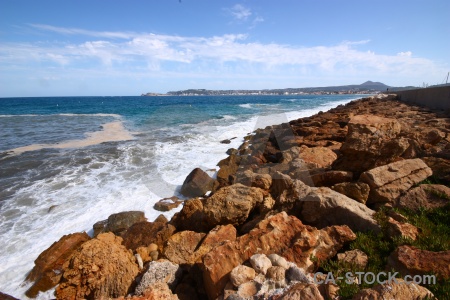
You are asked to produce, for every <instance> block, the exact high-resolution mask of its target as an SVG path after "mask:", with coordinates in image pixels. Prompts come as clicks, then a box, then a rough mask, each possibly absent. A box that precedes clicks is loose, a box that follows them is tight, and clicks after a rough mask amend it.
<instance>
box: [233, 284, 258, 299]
mask: <svg viewBox="0 0 450 300" xmlns="http://www.w3.org/2000/svg"><path fill="white" fill-rule="evenodd" d="M260 288H261V284H260V283H258V282H256V281H248V282H245V283H243V284H241V285H240V286H239V288H238V291H237V295H238V296H239V297H241V299H248V298H251V297H253V296H254V295H256V294H257V293H258V291H259V289H260Z"/></svg>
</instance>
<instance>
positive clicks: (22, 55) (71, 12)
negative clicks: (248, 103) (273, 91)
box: [0, 0, 450, 97]
mask: <svg viewBox="0 0 450 300" xmlns="http://www.w3.org/2000/svg"><path fill="white" fill-rule="evenodd" d="M449 12H450V1H448V0H436V1H435V0H430V1H417V0H408V1H404V0H398V1H392V0H389V1H384V0H381V1H365V0H364V1H362V0H357V1H353V0H333V1H331V0H329V1H325V0H317V1H312V0H295V1H294V0H289V1H288V0H280V1H274V0H258V1H257V0H253V1H251V0H247V1H228V0H221V1H219V0H181V1H180V0H145V1H144V0H142V1H140V0H130V1H125V0H122V1H118V0H108V1H106V0H102V1H100V0H95V1H94V0H89V1H86V0H77V1H75V0H73V1H69V0H67V1H60V0H54V1H48V0H40V1H35V0H28V1H23V0H14V1H13V0H1V2H0V97H19V96H85V95H92V96H96V95H99V96H100V95H103V96H108V95H111V96H114V95H116V96H120V95H140V94H141V93H145V92H160V93H165V92H167V91H173V90H181V89H188V88H206V89H264V88H288V87H308V86H326V85H341V84H359V83H362V82H364V81H366V80H372V81H381V82H383V83H385V84H388V85H391V86H405V85H416V86H420V85H422V84H423V83H427V84H430V85H431V84H440V83H442V82H443V81H445V78H446V75H447V72H448V71H450V38H449V37H450V18H449Z"/></svg>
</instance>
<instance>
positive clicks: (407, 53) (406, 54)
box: [397, 51, 412, 57]
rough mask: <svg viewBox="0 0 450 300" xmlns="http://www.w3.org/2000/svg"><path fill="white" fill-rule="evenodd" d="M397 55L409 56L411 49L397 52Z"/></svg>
mask: <svg viewBox="0 0 450 300" xmlns="http://www.w3.org/2000/svg"><path fill="white" fill-rule="evenodd" d="M397 55H398V56H408V57H410V56H411V55H412V52H411V51H406V52H399V53H397Z"/></svg>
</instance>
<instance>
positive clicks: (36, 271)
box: [25, 232, 90, 298]
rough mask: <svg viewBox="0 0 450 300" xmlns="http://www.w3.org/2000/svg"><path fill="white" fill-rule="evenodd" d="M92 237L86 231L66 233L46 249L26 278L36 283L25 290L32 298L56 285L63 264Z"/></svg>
mask: <svg viewBox="0 0 450 300" xmlns="http://www.w3.org/2000/svg"><path fill="white" fill-rule="evenodd" d="M89 239H90V237H89V236H88V235H87V234H86V233H85V232H83V233H80V232H77V233H72V234H68V235H64V236H63V237H61V238H60V239H59V241H57V242H54V243H53V244H52V245H51V246H50V247H48V248H47V249H46V250H44V251H43V252H42V253H41V254H40V255H39V256H38V258H36V260H35V261H34V267H33V269H32V270H31V272H30V273H29V274H28V275H27V278H26V279H25V280H28V281H32V282H34V284H33V285H32V286H31V287H30V288H29V289H28V290H27V291H26V292H25V295H27V297H30V298H35V297H36V296H37V294H38V293H39V292H44V291H47V290H49V289H51V288H52V287H54V286H56V285H57V284H58V283H59V281H60V279H61V276H62V269H63V264H64V263H65V262H66V260H68V259H69V258H70V256H71V255H72V253H73V252H74V251H76V250H77V249H78V248H79V247H80V246H81V245H82V244H83V243H84V242H86V241H88V240H89Z"/></svg>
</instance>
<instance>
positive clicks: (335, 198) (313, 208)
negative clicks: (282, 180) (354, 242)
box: [301, 187, 380, 232]
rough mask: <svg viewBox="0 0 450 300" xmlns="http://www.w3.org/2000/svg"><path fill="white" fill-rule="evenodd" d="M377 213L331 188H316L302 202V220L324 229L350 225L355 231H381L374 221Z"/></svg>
mask: <svg viewBox="0 0 450 300" xmlns="http://www.w3.org/2000/svg"><path fill="white" fill-rule="evenodd" d="M374 213H375V212H374V211H373V210H371V209H370V208H368V207H367V206H365V205H364V204H361V203H359V202H357V201H354V200H353V199H350V198H348V197H347V196H344V195H342V194H340V193H338V192H335V191H333V190H331V189H329V188H326V187H321V188H315V189H313V190H312V192H310V193H309V194H308V196H306V197H305V198H304V200H303V201H302V210H301V219H302V220H304V221H305V222H307V223H308V224H311V225H314V226H317V227H319V228H323V227H326V226H330V225H348V226H349V227H350V228H351V229H352V230H355V231H375V232H378V231H379V230H380V228H379V226H378V224H377V222H376V221H375V220H374V219H373V214H374Z"/></svg>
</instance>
